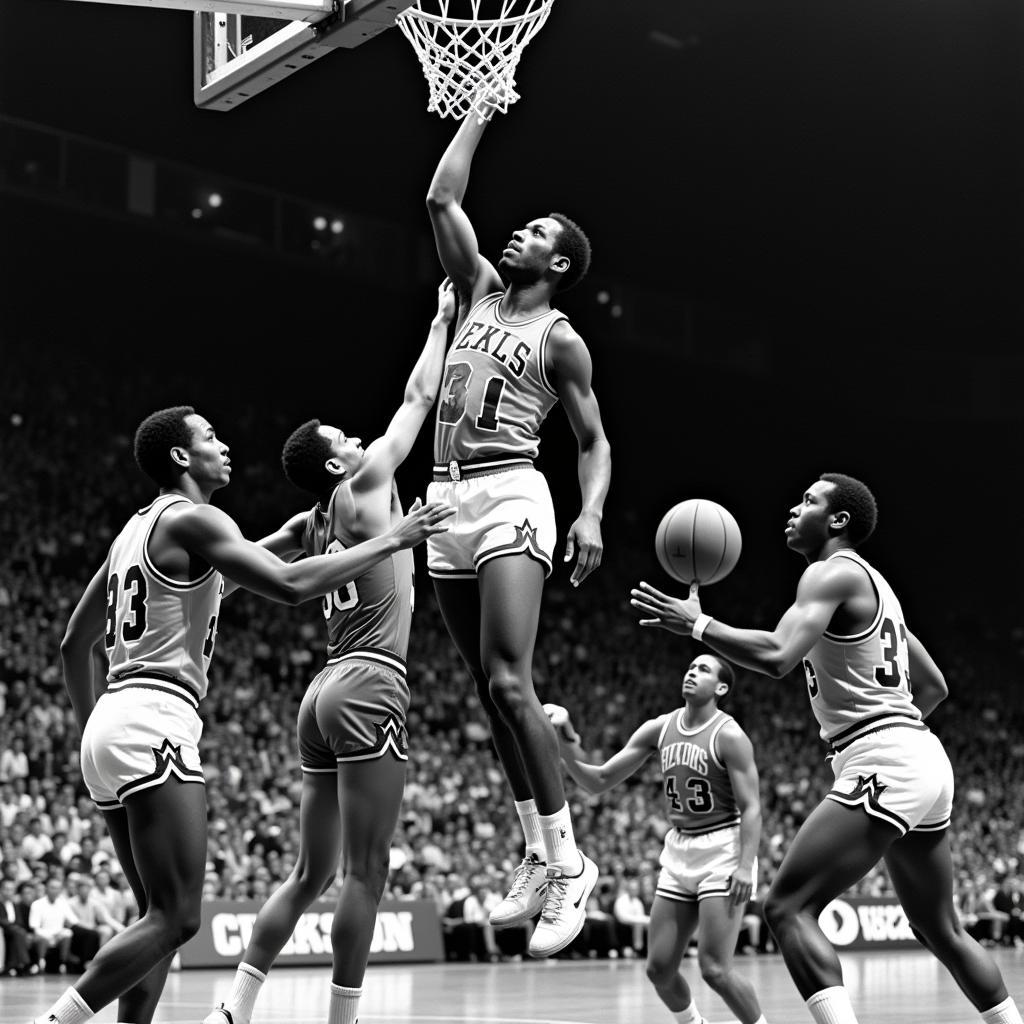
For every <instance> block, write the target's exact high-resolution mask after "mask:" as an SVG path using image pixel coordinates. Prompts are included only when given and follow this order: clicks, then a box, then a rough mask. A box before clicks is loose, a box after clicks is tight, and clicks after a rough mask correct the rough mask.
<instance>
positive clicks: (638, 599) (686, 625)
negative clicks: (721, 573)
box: [629, 582, 700, 636]
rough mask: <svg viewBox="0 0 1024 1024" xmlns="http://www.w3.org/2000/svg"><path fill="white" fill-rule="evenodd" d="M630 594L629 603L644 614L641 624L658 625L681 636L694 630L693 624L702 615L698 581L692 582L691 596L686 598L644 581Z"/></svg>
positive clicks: (687, 634)
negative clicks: (667, 592) (670, 595)
mask: <svg viewBox="0 0 1024 1024" xmlns="http://www.w3.org/2000/svg"><path fill="white" fill-rule="evenodd" d="M629 595H630V601H629V603H630V604H631V605H632V606H633V607H634V608H635V609H636V610H637V612H639V614H640V615H641V616H643V618H641V619H640V625H641V626H658V627H660V628H661V629H667V630H668V631H669V632H670V633H679V634H680V635H681V636H689V635H690V634H691V633H692V632H693V624H694V622H696V621H697V616H698V615H700V598H699V597H698V596H697V584H696V583H691V584H690V596H689V597H688V598H686V600H683V599H682V598H679V597H669V595H668V594H663V593H662V592H661V591H660V590H657V589H655V588H654V587H652V586H651V585H650V583H642V582H641V583H639V584H637V586H636V588H634V589H633V590H631V591H630V592H629Z"/></svg>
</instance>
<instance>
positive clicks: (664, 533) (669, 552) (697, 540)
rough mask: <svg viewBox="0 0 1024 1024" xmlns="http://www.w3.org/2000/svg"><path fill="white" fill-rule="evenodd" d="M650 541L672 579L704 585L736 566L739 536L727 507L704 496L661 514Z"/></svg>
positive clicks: (740, 541) (717, 579)
mask: <svg viewBox="0 0 1024 1024" xmlns="http://www.w3.org/2000/svg"><path fill="white" fill-rule="evenodd" d="M654 544H655V551H656V552H657V555H658V561H659V562H661V567H662V568H663V569H664V570H665V572H667V573H668V574H669V576H671V577H672V578H673V579H674V580H678V581H679V582H680V583H686V584H687V585H689V584H691V583H699V584H700V585H701V586H707V585H708V584H709V583H717V582H718V581H719V580H724V579H725V577H726V576H728V575H729V573H731V572H732V571H733V569H734V568H735V567H736V563H737V561H739V557H740V548H741V547H742V538H741V537H740V528H739V524H738V523H737V522H736V519H735V517H734V516H733V514H732V513H731V512H730V511H729V510H728V509H726V508H723V507H722V506H721V505H719V504H718V503H717V502H714V501H708V500H707V498H689V499H688V500H686V501H681V502H679V504H678V505H673V506H672V508H670V509H669V510H668V511H667V512H666V513H665V515H664V516H663V517H662V520H661V523H660V524H659V525H658V533H657V536H656V538H655V542H654Z"/></svg>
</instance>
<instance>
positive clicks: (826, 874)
mask: <svg viewBox="0 0 1024 1024" xmlns="http://www.w3.org/2000/svg"><path fill="white" fill-rule="evenodd" d="M789 516H790V518H789V521H788V523H787V525H786V543H787V545H788V546H789V547H790V548H791V549H792V550H793V551H796V552H797V553H798V554H801V555H803V557H804V558H805V559H806V560H807V562H808V566H807V568H806V569H805V570H804V573H803V575H802V576H801V577H800V582H799V584H798V585H797V592H796V601H795V602H794V603H793V605H792V606H791V607H790V608H789V609H788V610H787V611H786V612H785V614H784V615H783V616H782V618H781V619H780V620H779V624H778V625H777V626H776V627H775V629H774V630H771V631H768V630H759V629H738V628H736V627H734V626H727V625H726V624H725V623H724V622H720V621H719V620H717V619H713V618H711V617H710V616H708V615H706V614H704V613H703V612H702V611H701V607H700V602H699V600H698V598H697V596H696V595H695V594H694V595H693V596H691V597H690V598H689V599H688V600H679V599H678V598H672V597H669V596H668V595H666V594H663V593H661V592H660V591H658V590H655V589H654V587H651V586H650V585H648V584H646V583H641V584H640V585H639V587H638V588H637V589H635V590H633V591H632V604H633V606H634V608H636V609H637V610H638V611H639V613H640V614H641V615H642V616H644V617H643V618H641V620H640V624H641V625H643V626H658V627H660V628H662V629H667V630H671V631H672V632H674V633H681V634H683V635H684V636H692V637H694V638H695V639H697V640H702V641H703V642H704V643H705V644H707V645H708V646H709V647H710V648H711V649H712V650H714V651H717V652H718V653H719V654H721V655H723V656H724V657H726V658H728V659H729V660H730V661H732V662H735V663H736V664H738V665H743V666H744V667H745V668H748V669H752V670H753V671H755V672H760V673H763V674H764V675H769V676H773V677H775V678H781V677H782V676H785V675H786V674H787V673H789V672H790V671H792V670H793V669H794V668H795V667H796V666H797V665H799V664H801V663H802V664H803V668H804V674H805V676H806V680H807V692H808V695H809V696H810V700H811V710H812V711H813V712H814V716H815V718H816V719H817V720H818V724H819V725H820V726H821V737H822V739H823V740H825V742H826V743H827V744H828V748H829V753H828V760H830V761H831V762H832V771H833V774H834V775H835V785H834V786H833V787H832V789H831V791H830V792H829V793H827V794H826V796H825V799H824V800H822V802H821V803H820V804H819V805H818V806H817V807H816V808H815V809H814V811H813V812H812V813H811V814H810V816H809V817H808V818H807V820H806V821H805V822H804V823H803V825H802V826H801V827H800V830H799V831H798V832H797V834H796V837H795V838H794V840H793V842H792V845H791V846H790V848H789V850H788V851H787V852H786V855H785V858H784V859H783V861H782V864H781V865H780V867H779V871H778V874H777V875H776V876H775V881H774V882H773V883H772V886H771V889H770V890H769V893H768V897H767V899H766V900H765V918H766V919H767V921H768V925H769V926H770V928H771V930H772V932H773V933H774V935H775V938H776V940H777V941H778V944H779V949H780V950H781V952H782V955H783V957H784V959H785V961H786V966H787V968H788V969H789V973H790V975H792V977H793V980H794V981H795V982H796V986H797V988H798V989H799V991H800V995H801V996H802V997H803V998H804V1000H805V1001H806V1004H807V1008H808V1010H809V1011H810V1013H811V1016H812V1017H813V1018H814V1020H815V1021H817V1024H856V1021H857V1018H856V1016H855V1015H854V1011H853V1008H852V1006H851V1005H850V997H849V995H848V994H847V991H846V989H845V987H844V986H843V972H842V967H841V965H840V963H839V958H838V957H837V956H836V952H835V950H834V949H833V948H832V946H831V945H830V944H829V942H828V939H826V938H825V934H824V932H823V931H822V930H821V928H820V927H819V925H818V915H819V914H820V913H821V911H822V910H823V909H824V908H825V907H826V906H827V905H828V904H829V903H830V902H831V901H832V900H833V899H834V898H835V897H836V896H838V895H840V893H842V892H843V891H845V890H846V889H847V888H849V887H850V886H851V885H853V884H854V883H855V882H857V881H858V880H859V879H861V878H863V877H864V876H865V875H866V874H867V873H868V871H870V870H871V868H873V867H874V866H875V864H877V863H878V861H879V860H880V859H881V858H884V859H885V863H886V867H887V868H888V869H889V877H890V878H891V879H892V883H893V885H894V887H895V889H896V895H897V896H898V897H899V900H900V903H901V904H902V905H903V909H904V910H905V911H906V913H907V917H908V918H909V919H910V924H911V927H912V928H913V929H914V934H915V935H916V936H917V937H918V939H919V940H920V941H921V942H922V943H923V944H924V945H925V946H926V947H927V948H928V949H929V950H930V951H931V952H932V953H933V954H934V955H935V956H936V957H937V958H938V959H939V960H940V961H941V962H942V963H943V964H944V965H945V966H946V968H947V970H948V971H949V972H950V974H951V975H952V976H953V979H954V980H955V981H956V983H957V985H959V986H960V988H961V990H962V991H963V993H964V995H966V996H967V998H968V999H969V1000H970V1001H971V1003H972V1004H973V1005H974V1007H975V1008H976V1009H977V1010H978V1012H979V1014H980V1015H981V1019H982V1020H983V1021H985V1024H1021V1017H1020V1013H1019V1012H1018V1010H1017V1006H1016V1004H1015V1003H1014V1001H1013V1000H1012V999H1011V998H1010V997H1009V995H1008V994H1007V991H1006V985H1005V984H1004V983H1003V978H1002V975H1001V974H1000V972H999V968H998V967H996V965H995V963H994V962H993V961H992V959H991V958H990V957H989V956H988V954H987V953H986V952H985V950H983V949H982V948H981V946H980V945H979V944H978V943H977V942H976V941H975V940H974V939H972V938H971V937H970V936H969V935H968V934H967V933H966V932H965V931H964V929H963V926H962V925H961V923H960V920H959V917H958V916H957V913H956V910H955V908H954V905H953V867H952V858H951V855H950V846H949V833H948V827H949V817H950V813H951V811H952V806H953V769H952V767H951V766H950V763H949V758H948V757H947V756H946V752H945V750H944V749H943V746H942V743H941V742H940V741H939V739H938V737H937V736H935V734H934V733H932V732H931V731H930V730H929V729H928V727H927V726H926V725H925V724H924V720H925V719H926V718H927V717H928V715H930V714H931V712H932V711H934V710H935V708H936V707H937V706H938V705H939V703H940V702H941V701H943V700H944V699H945V697H946V694H947V693H948V690H947V688H946V682H945V679H944V678H943V676H942V673H941V672H940V671H939V668H938V667H937V666H936V664H935V662H934V661H933V660H932V658H931V656H930V655H929V654H928V652H927V651H926V650H925V648H924V645H923V644H922V643H921V642H920V641H919V640H918V639H917V637H915V636H914V635H913V633H911V632H910V630H908V629H907V625H906V621H905V620H904V617H903V610H902V608H901V607H900V603H899V601H898V600H897V598H896V595H895V594H894V593H893V591H892V588H891V587H890V586H889V584H888V583H887V582H886V581H885V578H884V577H883V576H882V574H881V573H880V572H879V571H878V570H877V569H875V568H874V566H872V565H870V564H869V563H868V562H867V561H865V559H864V558H862V557H861V555H859V554H858V553H857V551H856V548H857V547H858V546H859V545H860V544H862V543H863V542H864V541H866V540H867V539H868V537H870V536H871V534H872V532H873V531H874V528H875V523H876V521H877V517H878V513H877V508H876V504H875V498H874V495H872V493H871V491H870V490H868V488H867V487H866V486H865V485H864V484H863V483H861V482H860V481H859V480H854V479H853V478H852V477H849V476H845V475H843V474H841V473H825V474H823V475H822V476H821V477H820V478H819V479H818V480H816V481H815V482H814V483H813V484H811V486H810V487H808V488H807V490H806V491H805V492H804V495H803V498H802V499H801V500H800V502H799V503H798V504H797V505H795V506H793V508H792V509H790V513H789Z"/></svg>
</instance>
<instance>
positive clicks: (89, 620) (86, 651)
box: [60, 557, 109, 729]
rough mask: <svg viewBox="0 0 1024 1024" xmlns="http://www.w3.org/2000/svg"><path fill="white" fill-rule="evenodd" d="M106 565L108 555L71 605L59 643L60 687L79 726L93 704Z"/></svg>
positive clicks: (103, 621)
mask: <svg viewBox="0 0 1024 1024" xmlns="http://www.w3.org/2000/svg"><path fill="white" fill-rule="evenodd" d="M108 567H109V557H108V559H107V560H106V561H104V563H103V565H101V566H100V568H99V569H98V570H97V571H96V574H95V575H94V576H93V578H92V579H91V580H90V581H89V583H88V585H87V586H86V588H85V591H84V593H83V594H82V596H81V598H79V601H78V604H77V605H75V610H74V611H73V612H72V613H71V618H70V620H69V621H68V626H67V629H66V630H65V632H64V639H63V640H62V641H61V645H60V660H61V663H62V665H63V668H64V686H65V687H66V688H67V691H68V697H69V698H70V699H71V707H72V708H73V709H74V712H75V718H76V719H78V725H79V728H82V729H84V728H85V723H86V722H87V721H88V720H89V715H91V714H92V709H93V707H94V706H95V704H96V685H95V671H94V669H95V668H96V667H97V664H96V661H97V659H96V658H95V648H96V645H97V643H99V642H100V640H101V639H102V637H103V634H104V633H105V632H106V630H107V572H108Z"/></svg>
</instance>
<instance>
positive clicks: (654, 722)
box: [633, 711, 675, 747]
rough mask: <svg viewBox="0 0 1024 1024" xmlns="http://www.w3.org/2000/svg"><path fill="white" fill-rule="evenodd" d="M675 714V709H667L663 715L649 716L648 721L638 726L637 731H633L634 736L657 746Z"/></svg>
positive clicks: (642, 741) (644, 742) (639, 740)
mask: <svg viewBox="0 0 1024 1024" xmlns="http://www.w3.org/2000/svg"><path fill="white" fill-rule="evenodd" d="M674 714H675V712H674V711H666V712H665V713H664V714H663V715H656V716H655V717H654V718H648V719H647V721H646V722H643V723H641V724H640V725H639V726H637V729H636V732H634V733H633V736H634V738H635V739H636V740H637V741H638V742H640V743H643V744H645V745H649V746H652V747H657V745H658V741H659V740H660V739H661V734H662V733H663V732H664V731H665V726H667V725H668V723H669V722H670V721H671V719H672V716H673V715H674Z"/></svg>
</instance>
